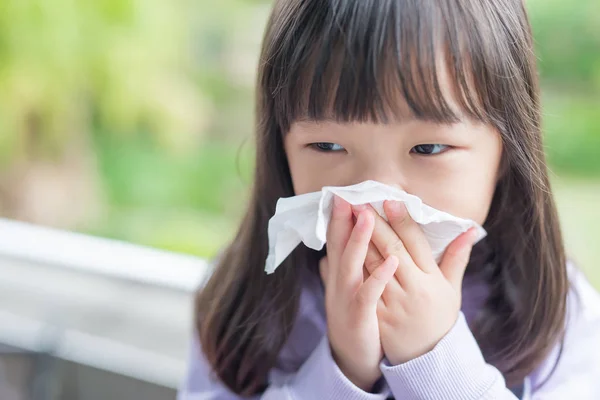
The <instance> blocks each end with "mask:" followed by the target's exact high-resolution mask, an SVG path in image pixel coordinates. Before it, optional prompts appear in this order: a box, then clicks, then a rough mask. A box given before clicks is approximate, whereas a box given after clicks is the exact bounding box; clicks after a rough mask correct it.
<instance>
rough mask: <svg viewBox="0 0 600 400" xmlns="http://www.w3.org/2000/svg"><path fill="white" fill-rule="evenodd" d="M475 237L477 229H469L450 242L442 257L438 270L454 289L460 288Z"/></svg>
mask: <svg viewBox="0 0 600 400" xmlns="http://www.w3.org/2000/svg"><path fill="white" fill-rule="evenodd" d="M476 239H477V229H475V228H471V229H469V230H468V231H466V232H465V233H463V234H462V235H460V236H459V237H457V238H456V239H455V240H454V241H453V242H452V243H450V246H448V248H447V249H446V252H445V253H444V257H443V258H442V262H441V264H440V271H441V272H442V274H443V275H444V276H445V277H446V279H447V280H448V281H449V282H450V284H451V285H452V286H453V287H454V289H455V290H456V291H459V290H460V289H461V286H462V280H463V276H464V275H465V269H466V268H467V264H468V263H469V258H470V257H471V250H472V249H473V245H474V244H475V240H476Z"/></svg>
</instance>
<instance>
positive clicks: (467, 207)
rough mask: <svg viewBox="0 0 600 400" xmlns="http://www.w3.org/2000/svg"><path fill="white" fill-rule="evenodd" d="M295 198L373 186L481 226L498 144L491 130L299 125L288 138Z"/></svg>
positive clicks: (468, 125) (408, 124)
mask: <svg viewBox="0 0 600 400" xmlns="http://www.w3.org/2000/svg"><path fill="white" fill-rule="evenodd" d="M284 145H285V151H286V154H287V158H288V162H289V167H290V171H291V175H292V182H293V185H294V190H295V193H296V194H297V195H298V194H303V193H308V192H314V191H319V190H320V189H321V188H322V187H323V186H346V185H352V184H355V183H359V182H362V181H365V180H369V179H371V180H376V181H379V182H382V183H386V184H389V185H394V186H397V187H399V188H401V189H403V190H405V191H406V192H408V193H410V194H413V195H416V196H418V197H420V198H421V199H422V200H423V201H424V202H425V203H426V204H428V205H430V206H432V207H434V208H437V209H440V210H443V211H446V212H448V213H450V214H453V215H456V216H458V217H462V218H469V219H472V220H474V221H476V222H478V223H479V224H483V223H484V221H485V219H486V217H487V214H488V211H489V208H490V204H491V201H492V196H493V194H494V189H495V187H496V182H497V180H498V175H499V167H500V160H501V155H502V140H501V138H500V135H499V133H498V132H497V131H496V130H495V129H493V128H492V127H490V126H487V125H483V124H479V123H475V122H472V121H470V120H467V119H465V120H463V121H461V122H459V123H454V124H451V125H450V124H445V125H441V124H435V123H431V122H425V121H420V120H416V119H414V120H407V121H403V122H401V123H390V124H376V123H347V124H346V123H338V122H335V121H322V122H315V121H306V120H303V121H297V122H295V123H293V124H292V126H291V128H290V131H289V132H288V134H287V135H285V141H284Z"/></svg>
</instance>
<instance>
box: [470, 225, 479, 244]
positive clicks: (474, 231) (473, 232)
mask: <svg viewBox="0 0 600 400" xmlns="http://www.w3.org/2000/svg"><path fill="white" fill-rule="evenodd" d="M469 240H470V241H471V243H475V240H477V229H476V228H471V229H470V230H469Z"/></svg>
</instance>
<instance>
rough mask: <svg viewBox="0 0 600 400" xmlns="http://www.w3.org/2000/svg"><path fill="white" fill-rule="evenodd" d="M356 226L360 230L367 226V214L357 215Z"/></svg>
mask: <svg viewBox="0 0 600 400" xmlns="http://www.w3.org/2000/svg"><path fill="white" fill-rule="evenodd" d="M356 215H357V217H356V226H358V227H359V228H362V226H363V225H364V224H365V214H360V213H358V214H356Z"/></svg>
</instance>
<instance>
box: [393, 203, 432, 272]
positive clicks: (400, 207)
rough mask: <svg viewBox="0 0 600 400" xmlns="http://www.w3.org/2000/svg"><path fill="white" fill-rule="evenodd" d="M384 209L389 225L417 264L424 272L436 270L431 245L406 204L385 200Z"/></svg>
mask: <svg viewBox="0 0 600 400" xmlns="http://www.w3.org/2000/svg"><path fill="white" fill-rule="evenodd" d="M383 209H384V211H385V215H386V216H387V218H388V223H389V225H390V226H391V227H392V229H393V230H394V232H396V234H397V235H398V237H399V238H400V240H401V241H402V243H404V246H405V247H406V250H407V251H408V254H410V256H411V258H412V259H413V260H414V262H415V264H416V265H417V266H418V267H419V268H421V269H422V270H423V271H424V272H434V271H436V270H437V269H438V265H437V263H436V262H435V259H434V257H433V251H432V250H431V246H430V245H429V242H428V241H427V238H426V237H425V233H423V230H422V229H421V227H420V226H419V224H417V223H416V222H415V220H414V219H412V218H411V217H410V214H409V213H408V210H407V209H406V205H404V203H402V202H399V201H385V202H384V203H383Z"/></svg>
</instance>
